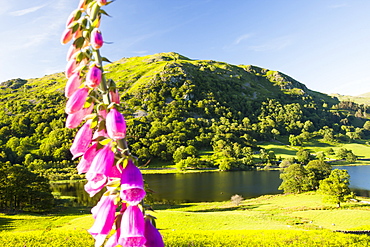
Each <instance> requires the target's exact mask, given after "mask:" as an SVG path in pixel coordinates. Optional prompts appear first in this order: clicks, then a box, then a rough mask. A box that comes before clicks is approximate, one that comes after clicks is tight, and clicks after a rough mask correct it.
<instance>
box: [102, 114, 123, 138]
mask: <svg viewBox="0 0 370 247" xmlns="http://www.w3.org/2000/svg"><path fill="white" fill-rule="evenodd" d="M106 128H107V133H108V135H109V137H110V138H112V139H122V138H124V137H125V136H126V122H125V119H124V117H123V115H122V114H121V113H120V112H119V111H117V110H116V109H115V108H113V109H111V110H110V111H109V113H108V114H107V119H106Z"/></svg>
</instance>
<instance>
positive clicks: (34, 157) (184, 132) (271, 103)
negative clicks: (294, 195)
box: [0, 52, 367, 179]
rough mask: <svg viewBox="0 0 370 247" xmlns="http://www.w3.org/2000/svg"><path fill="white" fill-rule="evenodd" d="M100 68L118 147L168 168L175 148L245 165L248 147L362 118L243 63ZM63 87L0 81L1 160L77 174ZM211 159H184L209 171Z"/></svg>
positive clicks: (159, 58) (334, 130)
mask: <svg viewBox="0 0 370 247" xmlns="http://www.w3.org/2000/svg"><path fill="white" fill-rule="evenodd" d="M105 70H106V71H107V78H110V79H113V80H114V81H115V82H116V84H117V87H118V89H119V91H120V93H121V101H122V106H123V108H124V114H125V118H126V120H127V123H128V126H129V133H128V141H129V143H130V147H131V150H132V152H133V153H134V154H135V155H137V156H139V157H140V159H141V162H147V161H148V160H153V159H154V161H156V160H157V161H159V162H167V163H168V162H169V163H171V162H173V158H174V154H175V151H176V150H178V149H179V148H180V149H181V146H184V148H188V151H184V152H182V153H180V156H181V157H180V160H181V159H185V158H187V156H193V157H194V156H196V158H198V157H197V155H196V154H197V153H199V151H201V150H213V151H214V152H215V153H221V156H222V157H226V158H228V159H229V161H228V162H229V163H230V162H231V163H232V162H234V163H235V166H239V165H240V164H242V165H243V166H244V167H245V165H247V166H249V165H251V164H252V162H251V161H250V160H246V159H244V158H246V157H247V156H248V157H249V158H248V159H250V157H251V155H250V153H251V149H249V148H252V149H255V148H257V145H256V144H257V142H258V141H263V140H271V139H275V138H277V137H279V136H285V137H288V136H289V135H293V136H299V135H301V134H302V133H310V135H311V136H313V137H318V138H322V137H324V136H325V135H327V136H329V135H328V134H327V133H328V131H329V132H330V133H331V135H332V139H333V138H334V139H335V140H345V141H348V140H349V139H348V137H347V136H346V133H347V132H353V133H354V132H355V128H356V127H357V128H362V126H363V124H364V122H365V121H366V120H367V117H366V114H367V108H363V106H358V105H357V104H351V105H348V104H344V105H343V104H342V105H340V103H341V102H339V100H338V99H337V98H335V97H331V96H329V95H326V94H323V93H320V92H315V91H312V90H310V89H308V88H307V87H306V86H305V85H304V84H302V83H300V82H298V81H297V80H295V79H293V78H291V77H289V76H288V75H285V74H283V73H281V72H278V71H272V70H269V69H264V68H259V67H256V66H253V65H231V64H227V63H224V62H218V61H212V60H191V59H189V58H187V57H185V56H182V55H180V54H177V53H172V52H171V53H159V54H154V55H149V56H143V57H131V58H123V59H121V60H118V61H116V62H114V63H111V64H108V65H106V66H105ZM65 82H66V79H65V77H64V74H63V73H57V74H52V75H47V76H45V77H42V78H36V79H27V80H24V79H14V80H9V81H6V82H3V83H1V84H0V161H1V162H10V163H13V164H16V163H19V164H24V165H25V166H27V167H28V168H29V169H31V170H37V171H43V172H45V171H47V172H46V174H47V175H48V176H49V177H50V178H51V179H62V178H70V177H71V176H72V177H78V175H76V174H74V173H75V169H74V167H75V164H76V162H77V161H71V155H70V153H69V147H70V145H71V142H72V139H73V136H74V134H75V132H76V130H70V129H66V128H64V122H65V113H64V105H65V101H66V98H65V97H64V84H65ZM361 107H362V108H361ZM342 124H344V125H345V126H347V127H346V128H342V127H340V126H341V125H342ZM366 131H367V130H364V131H363V132H362V133H361V136H360V135H358V136H356V138H357V137H359V138H362V137H364V136H366V134H367V132H366ZM305 136H306V137H307V134H305ZM353 136H354V135H351V138H352V137H353ZM354 138H355V137H354ZM181 150H185V149H181ZM181 150H180V151H181ZM189 150H193V153H191V152H190V151H189ZM194 150H195V151H194ZM180 151H178V152H180ZM194 152H195V153H194ZM242 159H244V161H243V162H244V163H240V162H241V160H242ZM220 160H222V159H219V158H216V160H205V159H203V160H199V159H198V160H195V161H194V160H193V161H194V162H193V161H192V160H189V162H193V163H196V164H198V165H199V166H208V167H209V166H218V165H219V164H218V163H217V162H219V161H220ZM238 162H239V163H238ZM154 163H155V162H154ZM50 174H52V175H50Z"/></svg>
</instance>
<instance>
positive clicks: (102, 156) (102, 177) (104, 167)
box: [85, 144, 114, 197]
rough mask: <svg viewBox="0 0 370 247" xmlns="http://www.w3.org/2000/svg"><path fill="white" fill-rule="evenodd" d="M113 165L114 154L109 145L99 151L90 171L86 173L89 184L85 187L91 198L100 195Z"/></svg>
mask: <svg viewBox="0 0 370 247" xmlns="http://www.w3.org/2000/svg"><path fill="white" fill-rule="evenodd" d="M113 164H114V153H113V151H112V149H111V147H110V145H109V144H108V145H105V146H104V148H102V149H100V150H99V151H98V153H97V154H96V155H95V157H94V159H93V161H92V163H91V166H90V169H89V171H88V172H87V173H86V179H87V180H88V182H87V184H86V185H85V190H86V192H87V193H89V194H90V196H91V197H93V196H94V195H95V194H96V193H98V192H99V191H100V190H101V189H102V188H103V187H104V185H105V184H106V183H107V181H108V178H107V176H108V175H109V173H110V170H111V169H112V166H113Z"/></svg>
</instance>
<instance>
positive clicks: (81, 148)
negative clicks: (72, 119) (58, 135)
mask: <svg viewBox="0 0 370 247" xmlns="http://www.w3.org/2000/svg"><path fill="white" fill-rule="evenodd" d="M90 127H91V120H88V121H87V122H86V123H85V124H84V125H82V127H81V128H80V129H79V130H78V132H77V134H76V136H75V139H74V140H73V143H72V146H71V148H70V151H71V153H72V155H73V159H75V158H77V157H79V156H81V155H83V154H84V153H85V152H86V150H87V149H88V147H89V145H90V143H91V140H92V129H91V128H90Z"/></svg>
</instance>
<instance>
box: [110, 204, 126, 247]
mask: <svg viewBox="0 0 370 247" xmlns="http://www.w3.org/2000/svg"><path fill="white" fill-rule="evenodd" d="M126 209H127V206H126V204H125V203H123V204H122V208H121V210H120V212H119V214H118V215H117V216H116V221H115V229H116V231H115V232H114V233H113V235H112V236H111V237H110V238H109V239H108V241H107V242H106V243H105V245H104V247H116V246H117V245H118V240H119V237H120V235H121V221H122V215H123V213H124V212H125V211H126Z"/></svg>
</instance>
